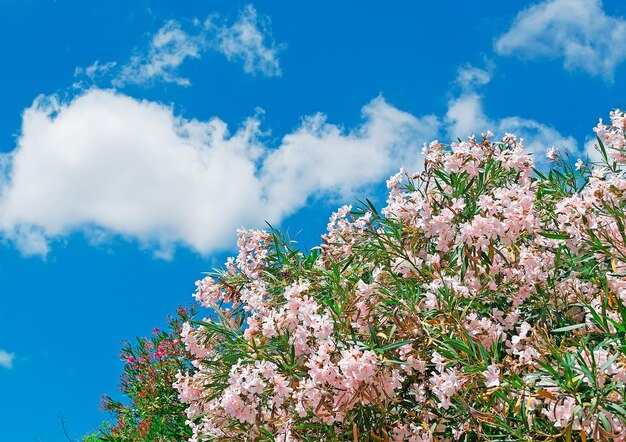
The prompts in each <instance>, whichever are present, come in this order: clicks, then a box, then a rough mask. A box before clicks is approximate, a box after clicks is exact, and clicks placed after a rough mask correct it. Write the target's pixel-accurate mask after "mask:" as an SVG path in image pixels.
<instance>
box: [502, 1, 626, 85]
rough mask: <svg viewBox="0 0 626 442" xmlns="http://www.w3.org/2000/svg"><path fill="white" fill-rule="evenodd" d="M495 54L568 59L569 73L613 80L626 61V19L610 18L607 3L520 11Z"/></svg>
mask: <svg viewBox="0 0 626 442" xmlns="http://www.w3.org/2000/svg"><path fill="white" fill-rule="evenodd" d="M495 49H496V51H497V52H498V53H499V54H501V55H518V56H520V57H522V58H527V59H532V58H536V57H552V58H558V57H562V58H563V63H564V66H565V67H566V68H567V69H581V70H584V71H587V72H588V73H590V74H592V75H597V76H602V77H604V78H605V79H608V80H611V79H612V78H613V73H614V71H615V69H616V67H617V66H618V65H619V64H620V63H622V62H623V61H624V59H626V20H624V19H622V18H621V17H612V16H610V15H608V14H607V13H606V12H605V11H604V10H603V8H602V2H601V0H547V1H544V2H541V3H539V4H536V5H534V6H531V7H529V8H527V9H525V10H523V11H522V12H520V13H519V14H518V15H517V17H516V18H515V21H514V23H513V25H512V26H511V28H510V29H509V30H508V31H507V32H506V33H505V34H504V35H502V36H501V37H500V38H498V40H497V41H496V43H495Z"/></svg>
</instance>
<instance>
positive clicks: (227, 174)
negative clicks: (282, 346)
mask: <svg viewBox="0 0 626 442" xmlns="http://www.w3.org/2000/svg"><path fill="white" fill-rule="evenodd" d="M625 15H626V4H624V3H623V2H619V1H616V0H613V1H609V0H606V1H604V2H600V1H599V0H548V1H543V2H534V3H527V2H521V1H508V2H489V1H474V2H460V1H439V2H409V1H396V2H387V3H385V4H384V5H383V3H381V2H368V1H365V2H363V1H360V2H353V1H345V2H336V1H326V0H318V1H316V2H292V1H287V0H284V1H283V0H281V1H256V2H254V3H247V2H233V1H225V0H212V1H206V0H198V1H194V0H188V1H185V2H170V1H165V0H162V1H156V0H154V1H152V0H125V1H117V0H110V1H107V2H102V1H99V2H95V1H90V0H55V1H49V0H0V41H2V42H3V44H2V45H1V46H0V47H1V56H2V59H3V60H4V61H3V69H2V70H0V96H1V97H2V100H1V101H0V109H1V112H2V113H1V115H2V119H0V150H1V152H2V156H1V157H0V158H1V161H0V164H1V165H2V167H1V170H2V175H0V177H1V178H0V238H1V241H0V293H1V296H0V398H1V399H2V400H1V401H0V440H3V441H4V440H7V441H61V440H67V439H66V438H65V436H64V435H63V432H62V428H61V420H60V416H63V418H64V419H65V420H66V426H67V429H68V431H69V433H70V435H71V436H72V437H73V438H78V437H80V436H81V435H83V434H85V433H86V432H88V431H89V430H92V429H94V428H96V427H97V425H98V424H99V423H100V422H101V420H102V419H103V418H104V416H103V415H102V414H101V413H100V411H99V410H98V405H99V398H100V394H102V393H108V394H115V393H116V391H117V381H118V376H119V374H120V370H121V368H122V364H121V362H120V361H119V358H118V354H119V350H120V342H121V341H122V340H123V339H126V338H132V337H134V336H137V335H147V334H149V333H150V331H151V329H152V327H154V326H160V325H162V324H163V322H164V318H165V317H166V315H167V314H169V313H171V312H173V311H174V310H175V308H176V306H177V305H179V304H187V303H189V302H190V301H191V300H192V298H191V293H192V292H193V289H194V281H195V280H196V279H199V278H200V277H201V276H202V275H201V273H202V272H204V271H208V270H210V269H212V268H213V267H216V266H218V265H219V263H221V262H223V261H224V259H225V258H226V257H227V256H228V255H229V254H231V253H233V245H234V239H235V230H236V229H237V228H238V227H242V226H246V227H262V226H263V225H264V221H265V220H267V221H269V222H271V223H272V224H273V225H275V226H279V227H281V228H283V229H289V230H290V231H291V232H292V235H293V234H296V233H298V232H299V233H298V235H297V239H299V240H300V242H301V243H302V244H304V245H305V246H313V245H315V244H316V242H317V238H318V237H319V235H320V234H321V233H322V232H323V231H324V229H325V225H326V220H327V218H328V216H329V214H330V213H331V212H332V210H333V209H334V208H335V207H337V206H339V205H341V204H344V203H350V202H353V201H355V200H356V199H357V198H364V197H369V198H371V199H373V200H374V201H376V202H378V203H379V204H381V203H382V202H383V201H384V193H383V188H384V186H383V184H384V181H385V179H386V178H387V177H388V176H389V175H390V174H392V173H393V172H394V171H396V170H397V169H398V168H399V167H400V166H405V167H408V168H412V167H416V165H418V164H419V160H420V158H419V152H420V147H421V145H422V144H423V143H424V142H427V141H430V140H432V139H439V140H444V141H448V140H451V139H455V138H456V137H457V136H460V137H465V136H467V135H469V134H471V133H480V132H484V131H486V130H487V129H492V130H493V131H494V132H496V133H497V134H501V135H502V134H503V133H504V132H515V133H517V134H518V135H520V136H523V137H525V138H526V140H527V146H528V148H529V149H531V150H532V151H533V152H535V153H536V156H537V158H538V159H540V158H542V157H543V155H544V153H545V150H546V149H547V148H548V147H551V146H552V145H555V146H557V147H559V148H561V149H568V150H569V151H570V152H572V153H573V155H574V156H584V155H586V154H587V153H589V154H590V155H592V156H593V150H592V149H591V144H592V142H591V143H590V140H593V138H592V137H593V132H592V131H591V128H592V127H593V126H594V125H595V124H596V123H597V120H598V118H600V117H604V118H606V117H607V116H608V112H609V111H610V110H611V109H613V108H615V107H624V99H625V98H626V93H625V92H624V91H625V90H626V89H625V87H626V67H625V65H626V63H624V60H625V59H626V20H624V19H623V18H622V17H623V16H625Z"/></svg>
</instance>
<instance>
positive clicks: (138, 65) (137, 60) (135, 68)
mask: <svg viewBox="0 0 626 442" xmlns="http://www.w3.org/2000/svg"><path fill="white" fill-rule="evenodd" d="M203 45H204V40H203V37H202V36H201V35H190V34H188V33H187V32H185V31H183V29H182V28H181V26H180V24H179V23H178V22H177V21H175V20H170V21H168V22H167V23H166V24H165V25H164V26H163V27H162V28H161V29H159V30H158V31H157V33H156V34H155V35H154V36H153V37H152V40H151V41H150V45H149V47H148V50H147V52H146V53H144V54H141V53H139V54H135V55H133V56H132V57H131V59H130V62H129V63H128V64H126V65H124V66H123V67H122V69H121V71H120V72H119V74H118V75H117V77H116V78H114V80H113V84H114V85H115V86H118V87H120V86H123V85H125V84H128V83H132V84H149V83H151V82H154V81H156V80H160V81H165V82H168V83H176V84H178V85H180V86H189V84H190V81H189V79H187V78H183V77H180V76H179V75H178V73H177V69H178V67H179V66H180V65H181V64H183V62H184V61H185V60H186V59H188V58H198V57H199V56H200V52H201V51H202V49H203ZM87 69H89V68H87Z"/></svg>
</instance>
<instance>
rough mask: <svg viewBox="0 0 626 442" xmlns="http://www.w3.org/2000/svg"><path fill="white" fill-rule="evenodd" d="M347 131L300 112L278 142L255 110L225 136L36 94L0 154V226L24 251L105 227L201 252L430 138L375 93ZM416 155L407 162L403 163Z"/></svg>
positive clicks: (138, 106) (217, 123) (96, 97)
mask: <svg viewBox="0 0 626 442" xmlns="http://www.w3.org/2000/svg"><path fill="white" fill-rule="evenodd" d="M363 118H364V121H363V124H362V125H361V126H359V127H357V128H354V129H352V130H348V131H346V130H343V129H342V128H340V127H339V126H336V125H333V124H330V123H328V122H326V121H325V118H324V116H323V115H316V116H313V117H309V118H305V119H304V120H303V123H302V125H301V126H300V127H298V128H297V129H296V130H295V131H294V132H292V133H290V134H287V135H286V136H285V137H284V138H283V139H282V142H281V143H280V144H279V145H278V146H268V145H265V144H264V143H263V142H262V138H261V137H262V133H261V131H260V129H259V125H260V121H259V119H258V118H257V117H252V118H249V119H248V120H247V121H245V122H244V123H243V124H242V125H241V126H240V127H239V128H238V129H237V130H236V131H235V132H234V133H232V134H231V133H229V132H228V130H227V127H226V124H225V123H224V122H223V121H222V120H220V119H218V118H213V119H211V120H209V121H197V120H189V119H184V118H181V117H178V116H176V115H174V113H173V111H172V109H171V108H168V107H165V106H163V105H160V104H158V103H154V102H149V101H138V100H135V99H133V98H130V97H128V96H125V95H122V94H120V93H116V92H114V91H108V90H100V89H92V90H90V91H87V92H85V93H84V94H83V95H81V96H79V97H77V98H75V99H74V100H73V101H71V102H69V103H58V102H56V101H55V100H54V99H50V98H40V99H38V100H37V101H36V102H35V103H34V104H33V106H32V107H31V108H29V109H27V110H26V111H25V112H24V115H23V123H22V131H21V136H20V137H19V139H18V144H17V147H16V149H15V150H14V151H13V152H12V153H10V154H7V155H6V156H5V157H4V158H2V163H3V164H5V167H4V169H5V177H4V184H3V185H2V189H1V193H0V229H1V230H2V232H3V233H4V236H5V237H7V238H9V239H11V240H12V241H13V242H14V243H15V244H16V246H17V247H19V248H20V250H21V251H22V252H23V253H25V254H39V255H45V254H46V253H47V252H48V248H49V243H50V240H53V239H55V238H60V237H63V236H65V235H68V234H69V233H71V232H74V231H83V232H87V233H88V232H90V231H92V230H94V229H96V230H97V231H102V230H104V231H106V232H111V233H112V234H117V235H120V236H122V237H124V238H127V239H131V240H136V241H139V242H140V243H142V244H143V245H146V246H149V247H152V248H154V249H156V250H157V251H158V253H160V254H161V255H163V256H167V254H168V253H171V251H172V250H173V249H174V248H175V246H177V245H184V246H187V247H189V248H192V249H194V250H196V251H198V252H200V253H209V252H212V251H215V250H217V249H220V248H223V247H227V246H229V245H230V242H231V239H232V238H233V233H234V229H235V228H237V227H240V226H242V225H245V226H255V225H261V223H262V221H263V220H268V221H270V222H273V223H276V222H279V221H280V220H281V219H282V218H283V217H284V216H286V215H288V214H290V213H292V212H294V211H295V210H297V209H298V208H300V207H302V206H303V205H304V204H306V202H307V200H308V199H309V198H311V197H314V196H329V195H337V194H338V193H349V192H351V191H353V190H355V189H356V188H358V187H360V186H363V185H367V184H369V183H373V182H379V181H381V180H383V179H384V178H385V177H386V176H388V175H389V174H390V173H391V172H393V171H394V170H395V169H396V168H397V167H399V166H400V165H402V164H403V163H405V162H406V161H411V158H410V156H409V155H412V154H414V153H415V149H412V146H414V144H415V142H417V141H419V142H422V141H426V140H428V139H430V138H433V137H434V136H435V135H436V134H437V129H438V128H437V119H436V118H435V117H432V116H428V117H423V118H416V117H414V116H412V115H410V114H408V113H405V112H402V111H399V110H398V109H396V108H394V107H393V106H391V105H389V104H387V103H386V102H385V101H384V100H383V99H382V98H377V99H375V100H373V101H372V102H371V103H369V104H368V105H367V106H365V108H364V110H363ZM414 160H415V159H414Z"/></svg>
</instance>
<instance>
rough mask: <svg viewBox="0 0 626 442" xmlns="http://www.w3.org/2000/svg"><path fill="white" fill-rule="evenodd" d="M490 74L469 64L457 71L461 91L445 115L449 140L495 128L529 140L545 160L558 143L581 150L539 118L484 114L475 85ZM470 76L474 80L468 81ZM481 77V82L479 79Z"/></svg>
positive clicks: (538, 156) (528, 145) (484, 81)
mask: <svg viewBox="0 0 626 442" xmlns="http://www.w3.org/2000/svg"><path fill="white" fill-rule="evenodd" d="M490 78H491V77H490V74H489V73H488V72H487V71H485V70H482V69H479V68H476V67H474V66H471V65H466V66H464V67H463V68H461V69H459V71H458V73H457V83H459V84H461V86H462V91H461V93H460V94H459V96H457V97H454V98H453V99H451V100H450V102H449V103H448V111H447V113H446V116H445V118H444V122H445V125H446V130H447V135H448V138H449V139H456V138H457V137H463V136H466V135H467V134H470V133H474V134H480V133H482V132H486V131H487V130H492V131H493V132H495V133H496V134H498V135H500V136H501V135H504V134H505V133H506V132H510V133H515V134H516V135H518V136H520V137H523V138H524V139H525V140H526V149H528V150H529V151H530V152H533V153H534V154H535V161H538V162H540V161H543V160H544V159H545V158H544V157H543V155H544V154H545V152H546V149H547V148H549V147H551V146H557V147H559V148H560V149H562V150H568V151H570V152H577V151H578V144H577V143H576V140H575V139H574V138H572V137H570V136H564V135H562V134H560V133H559V132H558V131H557V130H556V129H554V128H552V127H550V126H548V125H546V124H543V123H540V122H538V121H535V120H532V119H528V118H523V117H519V116H510V117H506V118H501V119H493V118H490V117H488V116H487V115H486V114H485V111H484V106H483V96H482V95H481V94H480V93H479V92H478V91H477V90H476V86H480V85H484V84H487V83H488V82H489V80H490ZM467 79H475V80H473V81H468V80H467ZM478 80H480V81H478Z"/></svg>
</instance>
